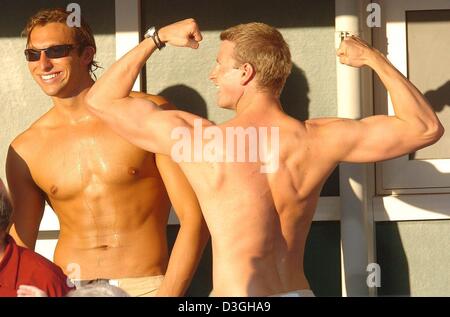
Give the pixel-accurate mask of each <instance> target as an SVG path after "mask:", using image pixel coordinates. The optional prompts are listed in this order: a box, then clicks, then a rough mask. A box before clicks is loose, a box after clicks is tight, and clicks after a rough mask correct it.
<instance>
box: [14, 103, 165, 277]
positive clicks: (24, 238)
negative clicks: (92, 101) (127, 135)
mask: <svg viewBox="0 0 450 317" xmlns="http://www.w3.org/2000/svg"><path fill="white" fill-rule="evenodd" d="M54 112H55V111H54V109H52V110H50V111H49V112H48V113H47V114H46V115H44V116H43V117H42V118H41V119H40V120H39V121H37V122H36V123H35V124H33V126H32V127H31V128H30V129H28V130H27V131H26V132H24V133H23V134H22V135H20V136H19V137H18V138H17V139H16V140H15V141H14V142H13V143H12V148H11V149H10V154H9V157H8V165H9V168H8V169H9V170H10V171H9V173H8V174H9V175H8V176H9V177H8V179H9V180H10V187H11V186H12V187H13V188H12V191H14V192H18V191H21V190H23V188H20V187H21V181H20V180H19V179H18V178H23V177H22V176H26V174H27V173H28V176H29V179H28V181H30V182H32V183H33V185H34V188H35V189H36V191H38V192H39V194H40V195H41V196H42V198H46V199H47V200H48V202H49V204H51V206H52V207H53V209H54V210H55V212H56V215H57V216H58V219H59V222H60V228H61V231H60V236H59V240H58V245H57V248H56V250H55V255H54V260H55V263H56V264H58V265H60V266H61V267H62V268H63V269H64V270H67V268H68V266H69V265H70V264H72V265H73V264H75V265H80V269H81V276H80V278H82V279H93V278H118V277H133V276H146V275H156V274H162V273H164V271H165V269H166V265H167V258H168V254H167V245H166V238H165V237H166V234H165V226H166V223H167V218H168V212H169V206H170V205H169V200H168V197H167V193H166V191H165V189H164V184H163V182H162V180H161V177H160V175H159V172H158V170H157V168H156V164H155V157H154V154H152V153H149V152H146V151H144V150H141V149H139V148H137V147H135V146H133V145H131V144H130V143H128V142H127V141H125V140H123V139H122V138H121V137H119V136H118V135H116V134H115V133H114V132H112V131H111V130H110V129H109V128H108V127H106V125H104V124H103V123H102V122H100V121H99V120H98V119H96V118H94V117H92V116H89V117H86V119H85V120H81V121H79V122H77V123H74V124H66V123H63V122H61V121H60V120H59V119H58V116H57V115H56V114H55V113H54ZM24 168H25V169H26V170H27V171H25V172H24V171H23V169H24ZM21 169H22V171H20V170H21ZM19 175H21V177H19ZM24 182H27V180H26V179H24ZM24 187H26V186H24ZM31 195H35V196H36V193H31ZM22 196H23V197H22V198H23V199H27V197H25V195H22ZM17 204H19V205H20V204H21V203H20V202H17ZM28 207H30V206H28ZM17 209H18V208H16V210H17ZM20 209H21V208H20V207H19V210H20ZM22 209H23V208H22ZM27 209H28V210H21V211H19V212H20V214H16V215H15V219H14V222H15V225H14V228H13V230H12V233H13V235H16V237H17V238H18V240H19V242H22V244H30V245H29V246H33V245H32V244H33V243H34V241H33V240H34V239H35V237H30V236H29V233H27V232H26V230H23V229H25V227H27V225H29V224H25V223H24V222H23V221H21V220H19V219H18V218H24V217H33V215H31V213H38V214H39V213H41V214H40V215H38V216H37V218H38V220H40V219H39V218H40V216H42V211H39V210H38V209H39V208H38V209H35V210H30V208H27ZM36 225H38V223H37V224H36ZM21 226H22V228H21ZM36 232H37V228H36ZM149 245H152V247H151V248H149V247H148V246H149ZM124 255H126V257H125V258H124Z"/></svg>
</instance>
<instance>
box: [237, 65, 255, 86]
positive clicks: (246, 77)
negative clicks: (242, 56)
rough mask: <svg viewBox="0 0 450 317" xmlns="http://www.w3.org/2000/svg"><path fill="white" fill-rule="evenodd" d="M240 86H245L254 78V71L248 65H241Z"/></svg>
mask: <svg viewBox="0 0 450 317" xmlns="http://www.w3.org/2000/svg"><path fill="white" fill-rule="evenodd" d="M241 67H242V75H241V85H244V86H245V85H247V84H248V83H250V82H251V81H252V79H253V78H254V77H255V76H256V70H255V68H254V67H253V66H252V64H250V63H244V64H242V66H241Z"/></svg>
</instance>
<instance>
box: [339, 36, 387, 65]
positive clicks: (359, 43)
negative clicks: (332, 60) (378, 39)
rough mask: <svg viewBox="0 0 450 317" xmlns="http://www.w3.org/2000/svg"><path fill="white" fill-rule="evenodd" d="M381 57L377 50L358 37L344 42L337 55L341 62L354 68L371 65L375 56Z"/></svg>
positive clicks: (346, 39) (347, 38)
mask: <svg viewBox="0 0 450 317" xmlns="http://www.w3.org/2000/svg"><path fill="white" fill-rule="evenodd" d="M377 54H378V55H381V53H380V52H378V51H377V50H376V49H374V48H373V47H371V46H370V45H369V44H368V43H366V42H365V41H363V40H361V39H360V38H359V37H356V36H353V35H352V36H349V37H346V38H344V39H343V40H342V42H341V45H340V46H339V49H338V50H337V52H336V55H337V56H338V57H339V62H341V63H342V64H345V65H348V66H352V67H362V66H364V65H369V63H370V60H371V59H372V58H373V57H374V56H375V55H377Z"/></svg>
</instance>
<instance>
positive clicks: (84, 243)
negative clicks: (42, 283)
mask: <svg viewBox="0 0 450 317" xmlns="http://www.w3.org/2000/svg"><path fill="white" fill-rule="evenodd" d="M67 16H68V13H66V12H65V11H64V10H59V9H52V10H44V11H41V12H38V13H37V14H36V15H34V16H33V17H31V18H30V20H29V23H28V25H27V27H26V34H27V36H28V38H27V50H26V58H27V60H28V68H29V70H30V73H31V75H32V77H33V79H34V80H35V81H36V82H37V84H38V85H39V86H40V87H41V89H42V90H43V91H44V93H45V94H47V95H48V96H50V97H51V99H52V102H53V107H52V108H51V109H50V110H49V111H48V112H47V113H46V114H44V115H43V116H42V117H41V118H39V119H38V120H37V121H36V122H35V123H33V124H32V126H31V127H30V128H29V129H28V130H26V131H25V132H23V133H22V134H21V135H19V136H18V137H17V138H16V139H15V140H14V141H13V142H12V144H11V147H10V150H9V153H8V159H7V177H8V183H9V187H10V191H11V196H12V199H13V204H14V207H15V214H14V216H13V223H14V224H13V226H12V229H11V235H12V236H13V237H14V238H15V239H16V241H17V242H18V243H19V244H20V245H23V246H27V247H29V248H31V249H33V248H34V246H35V243H36V238H37V234H38V230H39V224H40V221H41V219H42V216H43V211H44V205H45V201H47V202H48V203H49V204H50V205H51V206H52V208H53V209H54V211H55V213H56V215H57V216H58V219H59V223H60V235H59V240H58V244H57V246H56V250H55V254H54V261H55V263H56V264H58V265H59V266H60V267H61V268H62V269H63V270H64V271H65V272H66V273H67V274H68V275H69V276H71V277H72V278H74V279H76V280H77V281H78V280H80V284H81V285H84V284H87V283H90V282H91V281H92V280H98V279H107V280H108V282H109V283H111V284H113V285H115V286H119V287H121V288H123V289H124V290H126V291H127V292H128V293H129V294H131V295H132V296H152V295H158V296H180V295H183V294H185V291H186V289H187V287H188V286H189V283H190V281H191V279H192V277H193V274H194V272H195V269H196V266H197V263H198V260H199V258H200V255H201V253H202V250H203V247H204V245H205V243H206V241H207V239H208V232H207V228H206V226H205V223H204V220H203V217H202V214H201V210H200V207H199V204H198V202H197V199H196V197H195V194H194V192H193V191H192V188H191V187H190V185H189V183H188V182H187V180H186V178H185V176H184V174H183V173H182V171H181V170H180V168H179V167H178V165H177V164H176V163H174V162H173V161H172V160H171V159H170V157H168V156H164V155H156V156H155V155H154V154H153V153H150V152H147V151H145V150H143V149H141V148H138V147H136V146H135V145H132V144H130V143H129V142H128V141H126V140H124V139H123V138H122V137H120V136H118V135H117V134H116V133H114V132H113V131H112V130H111V129H110V128H109V127H108V126H107V125H106V124H104V123H103V122H102V121H100V120H99V119H98V118H97V117H95V116H94V115H92V113H91V112H89V111H88V110H87V106H86V104H85V102H84V98H85V95H86V93H87V92H88V91H89V89H90V87H91V86H92V85H93V84H94V80H93V79H92V77H91V71H92V67H93V65H95V62H94V61H93V57H94V54H95V51H96V46H95V41H94V38H93V35H92V32H91V30H90V28H89V26H88V25H87V24H86V23H85V22H83V23H82V25H81V27H80V28H70V27H69V26H67V24H66V19H67ZM110 89H111V90H114V89H115V88H114V87H110ZM131 95H132V96H133V97H139V98H144V99H146V100H149V102H151V103H152V105H153V104H157V105H158V106H161V107H164V106H168V104H167V101H166V100H164V99H163V98H161V97H158V96H149V95H146V94H142V93H132V94H131ZM169 199H170V201H171V202H172V205H173V206H174V208H175V210H176V212H177V214H178V218H179V220H180V224H181V227H180V230H179V233H178V236H177V239H176V242H175V245H174V248H173V250H172V253H171V256H170V259H169V254H168V245H167V241H166V225H167V220H168V215H169V210H170V201H169Z"/></svg>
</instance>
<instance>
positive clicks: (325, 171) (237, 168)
mask: <svg viewBox="0 0 450 317" xmlns="http://www.w3.org/2000/svg"><path fill="white" fill-rule="evenodd" d="M235 126H239V127H244V128H247V127H272V126H273V127H279V135H280V137H279V140H280V144H279V145H280V147H279V162H278V166H279V168H278V169H277V170H276V171H275V172H274V173H267V174H264V173H261V165H266V164H267V162H261V161H260V160H258V161H257V162H253V163H250V162H246V163H244V162H242V163H233V164H229V163H199V164H183V165H182V168H183V171H184V172H185V173H186V175H187V177H188V178H189V180H190V182H191V184H192V185H193V188H194V190H195V191H196V193H197V195H198V197H199V201H200V202H201V204H202V210H203V212H204V216H205V220H206V222H207V223H208V227H209V229H210V232H211V237H212V245H213V257H214V264H213V265H214V267H213V272H214V274H213V276H214V294H215V295H217V296H222V295H229V294H234V295H237V296H239V295H241V296H248V295H250V296H266V295H270V294H276V293H283V292H287V291H291V290H296V289H305V288H309V285H308V282H307V280H306V278H305V276H304V273H303V255H304V248H305V242H306V237H307V235H308V232H309V228H310V225H311V221H312V217H313V213H314V210H315V208H316V205H317V200H318V198H319V194H320V190H321V188H322V185H323V183H324V180H325V179H326V178H327V176H328V175H329V174H330V173H331V171H332V170H333V168H334V167H335V164H332V163H330V162H327V161H325V160H323V161H321V158H320V157H316V153H317V152H315V151H314V149H313V148H312V143H313V140H312V139H311V134H308V133H307V125H305V124H303V123H301V122H299V121H297V120H295V119H292V118H290V117H288V116H286V115H285V114H283V113H282V112H281V111H279V110H274V111H273V113H264V115H261V114H259V116H255V115H254V114H253V116H252V117H243V116H241V117H239V118H236V119H233V120H231V121H230V122H228V123H226V124H224V125H221V126H219V128H220V129H221V130H222V131H223V134H224V135H225V130H226V128H227V127H235ZM246 152H247V154H248V152H249V148H248V143H247V147H246ZM272 154H274V153H272ZM246 157H248V156H246ZM214 237H217V240H216V239H214Z"/></svg>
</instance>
